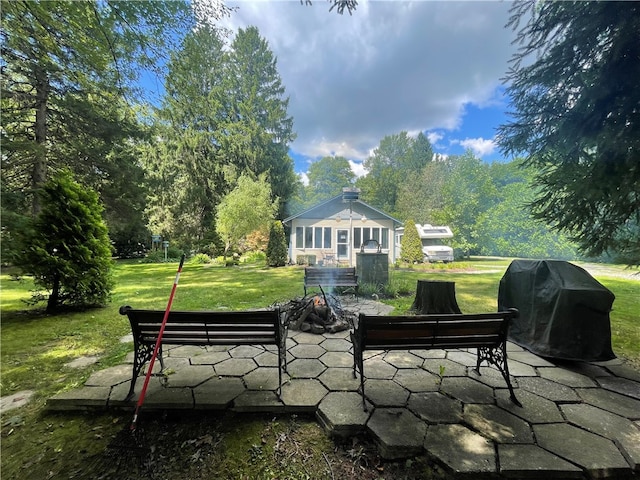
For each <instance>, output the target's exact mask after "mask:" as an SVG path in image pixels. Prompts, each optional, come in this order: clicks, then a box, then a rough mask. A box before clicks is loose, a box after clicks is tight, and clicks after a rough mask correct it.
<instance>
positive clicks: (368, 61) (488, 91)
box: [222, 0, 513, 160]
mask: <svg viewBox="0 0 640 480" xmlns="http://www.w3.org/2000/svg"><path fill="white" fill-rule="evenodd" d="M228 4H229V6H238V7H239V9H238V11H237V12H235V13H233V14H232V15H231V17H230V18H229V19H227V20H224V21H223V22H222V23H223V24H224V25H225V26H228V27H230V28H233V29H237V28H238V27H241V28H246V27H247V26H250V25H255V26H257V27H258V29H259V31H260V34H261V36H262V37H264V38H265V39H266V40H267V41H268V43H269V47H270V48H271V50H272V51H273V52H274V54H275V56H276V58H277V62H278V63H277V67H278V71H279V73H280V76H281V78H282V81H283V84H284V85H285V87H286V95H288V96H289V97H290V103H289V114H290V115H291V116H293V118H294V129H295V131H296V132H297V135H298V136H297V139H296V140H295V141H294V143H293V144H292V145H291V148H292V150H294V151H295V152H296V153H298V154H302V155H305V156H308V157H312V158H319V157H322V156H325V155H331V154H335V155H341V156H344V157H346V158H349V159H352V160H363V159H364V158H366V156H367V155H368V153H369V152H370V151H371V150H372V149H374V148H375V147H377V145H378V144H379V142H380V140H381V139H382V138H384V137H385V136H386V135H392V134H396V133H399V132H401V131H403V130H404V131H408V132H419V131H429V132H430V134H429V135H430V139H435V142H437V141H439V140H441V139H442V138H443V136H442V135H443V134H442V131H448V130H454V129H457V128H460V126H461V125H462V116H463V115H464V113H465V108H464V107H465V105H468V104H474V105H477V106H484V105H491V104H492V102H495V91H496V89H497V88H498V86H499V85H500V78H501V77H502V76H503V75H504V73H505V72H506V70H507V61H508V59H509V58H510V56H511V53H512V51H513V46H512V45H511V40H512V34H511V32H510V31H509V30H507V29H505V28H504V25H505V23H506V21H507V19H508V9H509V7H510V2H472V1H466V2H461V1H447V2H431V1H418V2H408V1H394V2H390V1H370V2H366V1H364V2H360V3H359V5H358V9H357V10H356V11H355V12H354V14H353V15H351V16H350V15H348V14H345V15H338V14H336V13H335V12H329V11H328V8H329V4H328V2H323V1H320V0H318V1H316V2H314V3H313V5H312V6H305V5H301V4H300V2H299V1H297V0H296V1H283V2H277V1H270V2H250V1H241V2H229V3H228ZM473 135H479V133H471V134H470V136H473ZM462 136H464V133H462ZM431 141H432V143H434V141H433V140H431ZM465 141H466V140H465ZM484 148H488V147H484Z"/></svg>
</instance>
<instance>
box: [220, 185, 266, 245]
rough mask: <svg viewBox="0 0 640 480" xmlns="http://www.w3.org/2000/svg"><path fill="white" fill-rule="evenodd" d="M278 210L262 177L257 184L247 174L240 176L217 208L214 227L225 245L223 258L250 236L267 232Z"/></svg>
mask: <svg viewBox="0 0 640 480" xmlns="http://www.w3.org/2000/svg"><path fill="white" fill-rule="evenodd" d="M277 209H278V205H277V202H274V201H273V200H271V187H270V186H269V183H267V181H266V180H265V178H264V176H263V177H262V178H260V179H258V180H253V179H251V177H249V175H246V174H245V175H242V176H240V178H239V179H238V184H237V186H236V187H235V188H234V189H233V190H232V191H231V192H229V193H228V194H227V195H225V197H224V198H223V199H222V201H221V202H220V205H219V207H218V214H217V227H218V233H219V234H220V237H221V238H222V239H223V241H224V242H225V252H224V254H225V256H226V255H227V254H228V253H229V252H230V251H231V250H232V249H233V247H235V246H237V245H238V243H239V242H240V240H241V239H242V238H243V237H245V236H246V235H248V234H249V233H251V232H253V231H254V230H260V229H264V230H265V231H266V230H267V228H268V227H269V225H270V224H271V222H272V221H273V218H274V215H275V213H276V212H277Z"/></svg>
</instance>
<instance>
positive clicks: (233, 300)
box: [0, 259, 640, 479]
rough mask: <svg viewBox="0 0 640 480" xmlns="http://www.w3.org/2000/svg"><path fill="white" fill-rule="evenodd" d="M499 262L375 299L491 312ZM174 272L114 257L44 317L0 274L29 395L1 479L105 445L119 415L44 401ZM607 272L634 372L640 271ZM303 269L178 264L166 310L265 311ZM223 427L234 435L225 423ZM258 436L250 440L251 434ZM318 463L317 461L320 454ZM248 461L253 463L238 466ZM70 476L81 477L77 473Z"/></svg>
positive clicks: (104, 348) (23, 289) (11, 388)
mask: <svg viewBox="0 0 640 480" xmlns="http://www.w3.org/2000/svg"><path fill="white" fill-rule="evenodd" d="M508 264H509V260H506V259H503V260H490V259H478V260H472V261H470V262H457V263H455V264H452V265H447V266H443V265H434V266H415V267H413V268H400V269H393V270H392V271H391V272H390V280H391V283H392V284H394V285H396V286H398V285H400V286H402V288H400V289H399V290H409V292H408V293H407V294H406V295H404V296H399V297H397V298H391V299H382V301H384V302H385V303H388V304H390V305H393V306H394V307H395V308H396V311H398V312H404V311H406V310H408V308H409V307H410V305H411V303H412V301H413V292H412V291H411V290H412V288H415V285H416V281H417V280H418V279H444V278H446V279H447V280H451V281H455V282H456V295H457V299H458V304H459V306H460V308H461V309H462V311H463V312H466V313H473V312H482V311H492V310H493V311H494V310H495V309H496V308H497V295H498V285H499V281H500V278H501V277H502V275H503V274H504V271H505V270H506V268H507V266H508ZM176 269H177V264H174V263H170V264H143V263H138V262H134V261H124V262H118V263H116V265H115V269H114V274H115V280H116V289H115V291H114V294H113V298H112V302H111V303H110V304H109V306H107V307H106V308H102V309H95V310H89V311H85V312H73V313H64V314H59V315H55V316H49V315H45V314H43V313H41V311H38V310H36V309H35V308H34V307H29V306H28V305H27V304H26V303H25V301H26V300H28V299H29V298H30V291H31V290H32V288H33V285H32V282H31V281H30V280H29V279H28V278H24V279H21V280H15V279H13V278H11V276H10V273H11V271H3V272H2V275H1V276H0V287H1V288H2V291H1V293H2V295H1V298H0V307H1V309H2V337H1V347H2V351H1V365H0V374H1V377H0V378H1V385H0V386H1V394H2V396H6V395H10V394H12V393H15V392H17V391H22V390H34V391H35V392H36V395H35V399H34V401H32V402H31V403H30V404H29V405H28V406H27V407H23V408H21V409H18V410H12V411H9V412H7V413H6V414H3V415H2V455H1V462H2V464H1V466H2V478H3V479H4V478H26V477H24V475H26V472H30V474H29V475H28V476H29V477H31V478H47V477H49V478H72V476H71V475H69V476H67V475H66V474H63V473H62V472H68V471H70V469H74V468H75V469H78V468H80V469H82V468H84V467H79V465H82V464H83V462H85V460H86V459H87V458H90V457H91V455H92V454H93V453H95V452H100V451H101V450H104V448H105V444H106V442H107V439H108V438H110V435H111V434H112V433H113V432H115V431H116V430H118V429H120V428H122V422H123V420H122V417H121V415H119V414H116V413H114V414H104V415H86V414H84V415H83V414H81V413H80V414H68V415H62V414H50V413H47V412H45V411H44V404H45V401H46V399H47V398H49V397H50V396H52V395H54V394H56V393H58V392H60V391H64V390H68V389H71V388H74V387H76V386H79V385H82V384H83V382H84V381H85V380H86V379H87V378H88V376H89V375H90V374H91V373H93V372H94V371H97V370H101V369H103V368H105V367H108V366H111V365H116V364H118V363H120V362H122V360H123V359H124V357H125V355H126V354H127V352H128V351H130V349H131V344H122V343H120V338H121V337H122V336H124V335H126V334H128V333H130V329H129V324H128V321H127V319H126V317H123V316H121V315H119V314H118V308H119V307H120V306H121V305H125V304H126V305H131V306H133V307H135V308H156V309H164V308H165V307H166V302H167V299H168V296H169V293H170V291H171V287H172V284H173V279H174V277H175V273H176ZM616 273H625V271H624V269H623V267H611V269H609V270H608V273H607V275H601V276H596V278H597V279H598V280H599V281H600V282H601V283H603V284H604V285H605V286H606V287H608V288H609V289H611V290H612V291H613V292H614V294H615V295H616V300H615V302H614V309H613V312H612V313H611V328H612V342H613V348H614V352H615V353H616V354H617V355H619V356H620V357H622V358H624V359H625V361H627V362H628V363H630V364H632V365H634V366H635V367H636V368H638V369H640V325H639V324H640V277H636V278H635V279H625V278H621V277H619V276H617V275H616ZM303 275H304V271H303V269H302V268H301V267H285V268H277V269H272V268H266V267H263V266H261V265H257V264H241V265H240V266H238V267H221V266H210V265H199V264H190V263H187V264H186V265H185V266H184V269H183V273H182V275H181V277H180V283H179V285H178V288H177V291H176V296H175V300H174V304H173V308H174V309H183V310H197V309H211V310H222V309H229V310H240V309H248V308H258V307H266V306H269V305H271V304H273V303H276V302H282V301H286V300H288V299H291V298H293V297H296V296H301V295H302V294H303V288H302V284H303ZM83 355H97V356H99V357H100V361H99V362H98V363H97V364H95V365H92V366H90V367H88V368H85V369H71V368H67V367H65V366H64V364H65V363H67V362H69V361H71V360H73V359H75V358H77V357H79V356H83ZM124 421H125V422H126V420H124ZM243 421H244V420H243ZM254 421H257V422H258V424H259V427H257V428H258V429H260V428H262V429H264V428H267V427H269V426H268V425H267V426H266V427H265V424H264V421H263V420H247V422H249V423H251V422H254ZM223 423H224V422H223ZM313 423H314V422H313V420H310V421H309V422H307V423H304V422H301V425H302V426H301V427H300V429H301V430H300V431H297V430H296V432H297V434H300V435H303V434H305V435H310V433H309V432H314V431H315V430H314V428H313V427H312V425H313ZM271 427H273V426H271ZM271 427H269V428H271ZM247 428H248V427H247ZM287 428H288V427H287ZM229 430H230V431H233V428H229ZM305 432H306V433H305ZM289 433H290V434H291V435H293V434H294V433H295V432H293V431H291V432H289ZM281 434H282V433H279V434H278V435H281ZM320 434H321V432H320ZM226 435H227V437H226V441H227V442H230V441H231V438H232V436H233V435H232V434H230V433H227V434H226ZM258 436H259V435H258ZM314 438H315V440H310V439H309V440H308V441H309V442H313V441H317V442H319V443H322V441H321V440H320V439H319V438H320V437H317V436H316V437H314ZM238 441H246V439H244V440H238ZM257 442H258V444H259V443H260V440H258V441H257ZM270 445H271V444H270ZM254 453H256V455H257V454H258V453H259V452H258V451H257V450H256V452H254ZM316 453H317V452H316ZM310 455H311V454H310ZM258 460H259V459H256V461H258ZM360 460H361V459H360ZM224 461H225V462H229V461H230V459H229V458H225V459H224ZM349 461H355V460H353V459H350V460H349ZM319 463H320V464H322V463H324V460H323V458H322V456H320V457H319ZM253 467H255V465H248V466H247V468H253ZM234 468H240V469H242V468H243V467H241V466H240V467H234ZM248 471H251V470H248ZM49 472H53V473H51V474H50V473H49ZM232 477H233V476H232ZM75 478H83V477H82V475H80V474H78V475H77V476H76V477H75ZM184 478H187V477H184ZM194 478H196V477H194ZM198 478H199V477H198ZM203 478H204V477H203ZM235 478H240V477H235ZM291 478H293V477H291ZM300 478H303V475H301V476H300Z"/></svg>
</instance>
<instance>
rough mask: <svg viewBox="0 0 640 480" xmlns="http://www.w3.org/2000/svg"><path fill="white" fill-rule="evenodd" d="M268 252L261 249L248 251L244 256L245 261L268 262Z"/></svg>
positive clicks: (243, 260)
mask: <svg viewBox="0 0 640 480" xmlns="http://www.w3.org/2000/svg"><path fill="white" fill-rule="evenodd" d="M266 260H267V254H266V253H264V252H261V251H260V250H256V251H252V252H248V253H246V254H245V255H243V256H242V262H243V263H262V264H264V262H266Z"/></svg>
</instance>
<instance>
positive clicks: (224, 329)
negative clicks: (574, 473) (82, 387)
mask: <svg viewBox="0 0 640 480" xmlns="http://www.w3.org/2000/svg"><path fill="white" fill-rule="evenodd" d="M120 314H121V315H126V316H127V317H128V318H129V323H130V324H131V331H132V333H133V345H134V360H133V373H132V375H131V387H130V389H129V393H128V394H127V399H129V398H131V396H132V395H133V393H134V388H135V384H136V379H137V378H138V375H139V374H140V371H141V370H142V367H143V366H144V364H145V363H146V362H148V361H149V360H151V357H152V356H153V350H154V348H155V345H156V341H157V340H158V334H159V332H160V327H161V325H162V320H163V318H164V314H165V312H164V310H136V309H133V308H131V307H128V306H123V307H120ZM284 317H285V314H284V313H281V312H280V309H279V308H277V307H276V308H274V309H271V310H255V311H253V310H252V311H236V312H210V311H189V312H187V311H175V310H173V311H171V312H169V317H168V319H167V323H166V325H165V329H164V332H163V334H162V342H161V345H160V350H159V351H158V360H160V367H161V369H162V370H164V362H163V360H162V345H166V344H172V345H198V346H207V345H276V346H277V347H278V380H279V384H278V395H280V393H281V390H282V371H283V370H284V371H285V372H286V371H287V357H286V354H287V351H286V345H285V342H286V339H287V327H286V319H285V318H284Z"/></svg>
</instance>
